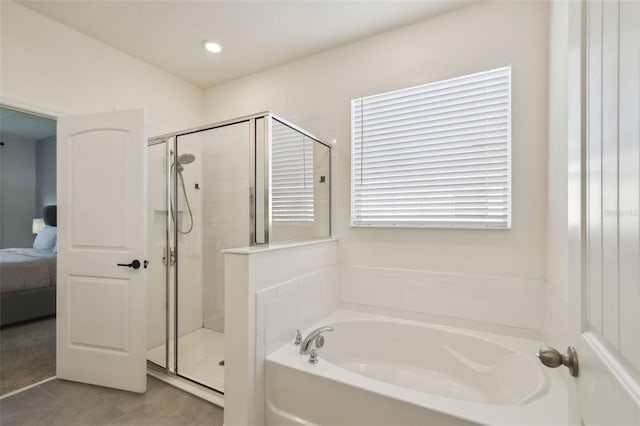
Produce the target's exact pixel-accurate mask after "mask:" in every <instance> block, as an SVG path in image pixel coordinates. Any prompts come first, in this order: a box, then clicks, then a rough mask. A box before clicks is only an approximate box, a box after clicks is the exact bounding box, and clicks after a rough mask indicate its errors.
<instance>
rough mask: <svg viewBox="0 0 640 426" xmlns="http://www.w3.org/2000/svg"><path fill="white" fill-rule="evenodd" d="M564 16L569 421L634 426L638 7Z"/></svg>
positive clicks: (607, 6)
mask: <svg viewBox="0 0 640 426" xmlns="http://www.w3.org/2000/svg"><path fill="white" fill-rule="evenodd" d="M570 8H571V9H570V11H571V12H570V39H569V40H570V41H569V53H570V77H571V78H570V80H569V85H570V91H569V94H570V106H569V114H570V119H569V138H570V141H569V161H570V164H569V183H570V186H569V193H570V198H569V230H570V232H569V233H570V256H571V259H570V261H571V264H570V269H569V270H570V279H571V291H570V316H571V325H570V328H571V334H572V336H571V337H572V344H573V345H574V346H575V347H576V350H577V353H578V358H579V365H580V372H579V376H578V377H577V378H575V379H574V378H572V379H571V383H570V386H571V387H572V391H573V392H572V394H573V396H574V397H573V398H572V401H571V403H570V404H571V406H570V410H569V412H570V413H571V415H572V418H571V423H572V424H576V425H577V424H582V425H587V426H590V425H640V2H636V1H601V0H593V1H589V2H575V3H572V4H571V6H570ZM579 77H580V78H579Z"/></svg>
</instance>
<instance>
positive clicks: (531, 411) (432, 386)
mask: <svg viewBox="0 0 640 426" xmlns="http://www.w3.org/2000/svg"><path fill="white" fill-rule="evenodd" d="M320 325H332V326H333V327H334V328H335V331H333V332H328V333H326V334H325V338H326V344H325V347H323V348H322V349H320V350H319V354H320V362H319V363H318V364H316V365H312V364H309V363H308V358H309V357H308V356H303V355H300V354H299V353H298V351H299V348H300V347H299V346H295V345H294V344H293V341H292V342H290V343H288V344H286V345H285V346H283V347H281V348H279V349H278V350H276V351H275V352H273V353H272V354H270V355H269V356H267V358H266V365H265V374H266V376H265V380H266V382H265V395H266V407H265V408H266V419H267V424H268V425H270V426H276V425H278V426H280V425H282V426H285V425H326V426H337V425H345V426H346V425H353V426H355V425H362V426H364V425H366V426H373V425H397V426H400V425H403V426H404V425H469V424H488V425H566V424H567V393H566V389H565V385H564V382H563V380H562V374H563V373H564V372H563V371H551V370H547V369H545V368H544V367H542V366H541V365H540V364H539V362H538V360H537V358H536V357H535V352H536V351H537V349H538V348H539V347H540V346H542V345H543V343H542V342H539V341H533V340H526V339H518V338H513V337H506V336H500V335H494V334H489V333H482V332H475V331H468V330H461V329H456V328H452V327H445V326H437V325H429V324H424V323H420V322H414V321H407V320H400V319H395V318H389V317H383V316H377V315H369V314H363V313H358V312H350V311H337V312H336V313H334V314H333V315H331V316H330V317H328V318H326V319H325V320H323V321H321V322H320V323H318V324H316V326H320ZM313 328H315V327H311V328H310V329H309V330H312V329H313ZM309 330H304V332H305V333H306V332H308V331H309ZM305 333H303V334H305Z"/></svg>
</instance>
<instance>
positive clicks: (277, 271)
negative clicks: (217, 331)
mask: <svg viewBox="0 0 640 426" xmlns="http://www.w3.org/2000/svg"><path fill="white" fill-rule="evenodd" d="M236 257H241V256H236ZM248 257H249V262H248V271H245V272H248V275H249V278H248V279H247V285H248V286H249V288H248V290H249V294H248V296H249V297H250V298H253V301H254V303H253V304H252V303H251V302H249V309H252V308H253V309H254V311H253V312H254V315H249V316H248V317H249V320H250V321H253V324H252V325H253V327H251V326H249V327H248V330H249V332H250V333H253V335H250V336H248V337H249V339H250V340H251V341H252V344H250V345H249V351H250V355H249V359H250V362H251V364H250V365H251V370H252V371H253V380H252V382H251V383H253V384H254V385H255V386H254V387H253V389H254V392H255V394H254V395H253V396H248V398H251V399H253V400H254V401H255V402H254V403H253V407H254V409H255V419H256V424H264V423H263V419H264V358H265V355H266V354H269V353H270V352H273V351H274V350H275V349H277V348H278V347H280V346H281V345H283V344H286V343H287V342H289V341H291V340H292V339H293V338H294V337H295V332H296V329H298V328H299V329H301V330H304V329H305V328H308V327H310V326H311V325H313V324H314V323H315V322H317V321H318V320H319V319H321V318H322V317H324V316H326V315H327V314H329V313H330V312H332V311H334V310H335V309H337V308H338V304H339V295H340V290H339V283H338V279H337V277H338V268H337V242H336V241H324V242H319V243H315V244H312V245H306V246H302V247H292V248H284V249H276V250H269V251H264V252H258V253H255V254H249V256H248ZM240 272H241V271H238V273H240ZM231 274H232V275H233V274H234V273H233V272H231ZM238 284H239V282H238V283H232V282H231V281H229V284H228V285H234V286H236V285H238ZM244 290H246V289H244ZM244 290H243V289H242V288H234V289H229V291H231V292H233V293H234V294H238V293H239V292H242V291H244ZM243 320H244V319H243ZM237 338H238V336H234V339H237ZM254 346H255V347H254ZM231 356H233V354H228V357H231ZM254 398H255V399H254ZM249 405H250V406H251V404H249ZM248 409H251V408H250V407H249V408H248ZM261 419H262V420H261Z"/></svg>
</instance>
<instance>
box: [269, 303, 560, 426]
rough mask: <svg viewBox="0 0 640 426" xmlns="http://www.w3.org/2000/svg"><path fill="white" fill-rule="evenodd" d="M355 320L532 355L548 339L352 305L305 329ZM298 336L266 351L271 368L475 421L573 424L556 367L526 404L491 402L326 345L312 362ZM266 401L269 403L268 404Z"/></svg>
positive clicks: (505, 423) (485, 422) (547, 374)
mask: <svg viewBox="0 0 640 426" xmlns="http://www.w3.org/2000/svg"><path fill="white" fill-rule="evenodd" d="M351 321H386V322H392V323H398V324H404V325H409V326H418V327H426V328H433V329H437V330H441V331H446V332H452V333H456V334H461V335H464V336H470V337H472V338H477V339H480V340H483V341H485V342H489V343H491V344H496V345H498V346H502V347H504V348H505V349H507V350H510V351H515V352H518V353H524V354H531V355H532V356H534V354H535V352H536V351H537V349H538V348H539V347H540V346H543V345H544V343H543V342H541V341H539V340H533V339H527V338H521V337H512V336H505V335H500V334H494V333H489V332H483V331H476V330H469V329H464V328H460V327H452V326H448V325H442V324H432V323H424V322H421V321H415V320H409V319H405V318H396V317H391V316H387V315H379V314H371V313H365V312H358V311H352V310H346V309H338V310H336V311H334V312H333V313H331V314H330V315H328V316H326V317H325V318H324V319H322V320H320V321H318V322H316V323H315V324H314V325H313V326H311V327H307V328H305V329H304V330H301V331H302V332H303V335H304V334H306V333H308V332H309V331H311V330H313V329H315V328H317V327H319V326H323V325H331V324H339V323H341V322H342V323H344V322H351ZM293 342H294V339H293V338H292V339H290V340H289V341H287V342H286V343H285V344H284V345H282V346H280V347H279V348H277V349H275V350H273V351H272V352H270V353H269V354H266V356H265V368H268V365H269V364H270V363H274V364H278V365H280V366H283V367H286V368H292V369H294V370H298V371H300V372H301V373H304V374H310V375H320V376H322V377H324V378H325V379H328V380H330V381H333V382H338V383H342V384H344V385H347V386H351V387H354V388H356V389H359V390H362V391H365V392H372V393H375V394H378V395H381V396H384V397H387V398H391V399H394V400H398V401H402V402H406V403H410V404H413V405H417V406H420V407H422V408H425V409H428V410H433V411H436V412H440V413H443V414H447V415H451V416H453V417H457V418H460V419H464V420H468V421H471V422H477V423H483V424H492V425H502V424H504V425H514V424H530V425H539V424H549V425H556V424H563V425H564V424H567V420H568V414H567V410H568V405H567V400H568V395H567V388H566V383H565V381H564V380H563V379H562V375H561V374H559V372H556V371H553V372H551V371H549V370H547V369H542V367H540V371H541V372H542V375H543V377H544V380H545V383H544V387H543V389H542V390H541V391H540V392H538V393H537V394H536V396H534V397H533V398H532V399H530V400H528V401H525V402H523V403H522V404H519V405H503V404H488V403H480V402H472V401H467V400H460V399H453V398H449V397H445V396H440V395H436V394H430V393H426V392H421V391H418V390H413V389H409V388H404V387H401V386H398V385H395V384H392V383H388V382H383V381H381V380H378V379H374V378H371V377H368V376H364V375H361V374H358V373H355V372H352V371H350V370H347V369H345V368H342V367H340V366H338V365H335V364H333V363H331V362H329V361H327V360H324V359H323V358H322V350H320V362H319V363H318V364H316V365H311V364H309V363H308V356H303V355H300V354H299V353H298V351H299V346H295V345H294V343H293ZM328 344H330V342H328ZM323 361H324V362H323ZM265 390H266V389H265ZM265 398H266V399H267V400H268V395H267V394H266V393H265ZM266 405H267V406H268V404H266ZM265 408H268V407H265ZM280 409H281V408H280ZM523 418H524V419H525V420H526V421H525V422H522V420H523Z"/></svg>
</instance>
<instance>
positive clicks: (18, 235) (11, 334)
mask: <svg viewBox="0 0 640 426" xmlns="http://www.w3.org/2000/svg"><path fill="white" fill-rule="evenodd" d="M56 210H57V207H56V120H55V119H54V118H51V117H47V116H43V115H40V114H35V113H31V112H28V111H24V110H19V109H15V108H9V107H6V106H0V349H1V350H0V396H4V395H7V394H9V393H12V392H14V391H17V390H19V389H21V388H24V387H26V386H29V385H32V384H35V383H38V382H41V381H42V380H45V379H48V378H50V377H53V376H55V374H56V358H55V357H56V322H55V315H56V266H57V262H56V253H57V211H56Z"/></svg>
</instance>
